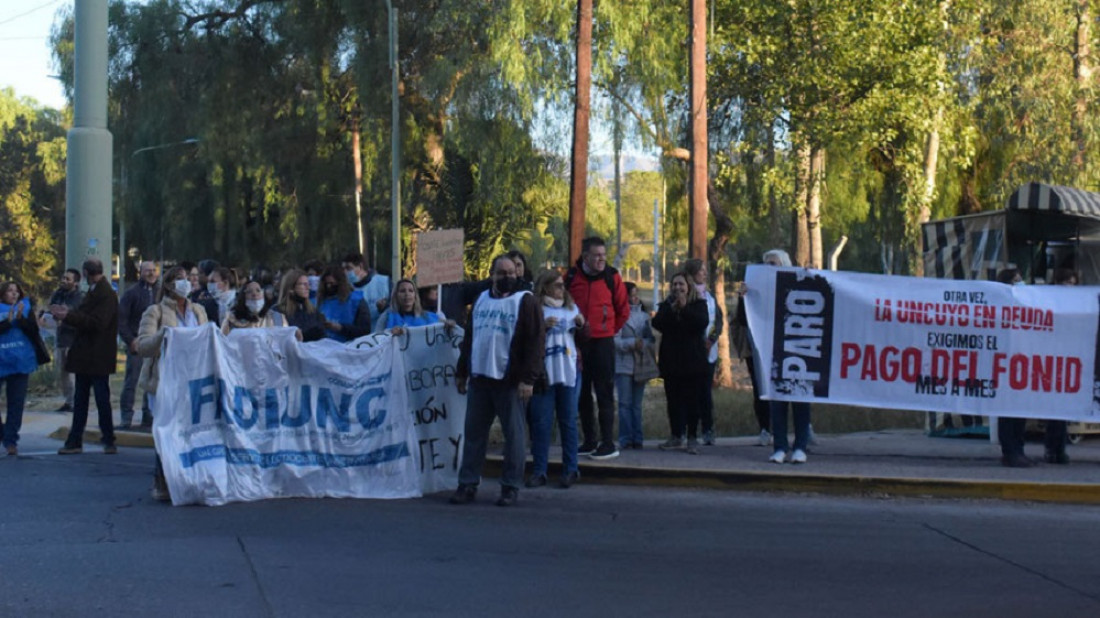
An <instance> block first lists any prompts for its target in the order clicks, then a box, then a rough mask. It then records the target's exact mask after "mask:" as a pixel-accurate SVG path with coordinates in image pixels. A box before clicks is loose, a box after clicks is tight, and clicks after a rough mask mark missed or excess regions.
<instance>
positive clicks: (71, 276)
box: [41, 268, 84, 412]
mask: <svg viewBox="0 0 1100 618" xmlns="http://www.w3.org/2000/svg"><path fill="white" fill-rule="evenodd" d="M83 298H84V293H83V292H81V291H80V271H79V270H77V269H75V268H69V269H67V270H66V271H65V273H64V274H62V275H61V285H60V286H58V288H57V290H56V291H55V292H54V293H53V296H50V302H49V305H65V306H66V307H68V308H69V309H75V308H76V307H77V306H78V305H80V301H81V300H82V299H83ZM47 306H48V305H47ZM42 317H43V322H42V323H41V326H47V325H50V326H52V325H56V326H57V331H56V333H57V334H56V335H55V336H54V358H55V359H56V361H55V363H54V364H55V365H56V366H57V384H58V388H59V390H60V391H61V395H62V396H64V397H65V403H63V404H61V407H60V408H58V409H57V411H58V412H72V410H73V374H71V373H69V372H68V371H65V359H66V358H68V356H69V348H70V347H71V346H72V345H73V338H74V337H75V336H76V331H74V330H73V327H71V326H68V325H66V324H56V322H54V320H53V316H52V315H50V314H49V313H48V312H47V313H43V315H42ZM47 322H48V324H47Z"/></svg>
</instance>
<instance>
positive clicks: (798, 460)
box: [791, 448, 806, 464]
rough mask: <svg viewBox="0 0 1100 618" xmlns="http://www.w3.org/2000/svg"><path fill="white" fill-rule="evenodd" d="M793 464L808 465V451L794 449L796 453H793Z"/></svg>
mask: <svg viewBox="0 0 1100 618" xmlns="http://www.w3.org/2000/svg"><path fill="white" fill-rule="evenodd" d="M791 463H793V464H804V463H806V451H804V450H802V449H800V448H796V449H794V452H793V453H791Z"/></svg>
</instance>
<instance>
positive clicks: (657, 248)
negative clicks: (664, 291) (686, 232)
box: [653, 198, 661, 310]
mask: <svg viewBox="0 0 1100 618" xmlns="http://www.w3.org/2000/svg"><path fill="white" fill-rule="evenodd" d="M659 203H660V200H658V199H657V198H653V309H654V310H656V309H657V303H658V302H660V301H661V277H660V273H658V272H657V268H658V266H660V259H661V212H660V210H659V209H660V205H659Z"/></svg>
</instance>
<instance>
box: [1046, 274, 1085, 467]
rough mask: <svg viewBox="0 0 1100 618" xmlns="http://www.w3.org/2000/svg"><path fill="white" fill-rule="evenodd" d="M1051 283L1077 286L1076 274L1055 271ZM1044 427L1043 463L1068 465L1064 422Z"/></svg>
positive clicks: (1049, 423)
mask: <svg viewBox="0 0 1100 618" xmlns="http://www.w3.org/2000/svg"><path fill="white" fill-rule="evenodd" d="M1052 283H1053V284H1054V285H1077V273H1076V272H1074V271H1073V270H1072V269H1069V268H1058V269H1055V271H1054V280H1053V281H1052ZM1045 425H1046V434H1045V435H1044V440H1043V441H1044V446H1045V448H1044V452H1043V461H1045V462H1047V463H1052V464H1062V465H1065V464H1068V463H1069V455H1067V454H1066V441H1067V439H1068V433H1069V432H1068V427H1067V425H1066V421H1061V420H1048V421H1046V423H1045Z"/></svg>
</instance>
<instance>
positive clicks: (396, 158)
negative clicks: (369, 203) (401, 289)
mask: <svg viewBox="0 0 1100 618" xmlns="http://www.w3.org/2000/svg"><path fill="white" fill-rule="evenodd" d="M386 8H388V9H389V11H390V72H391V78H392V83H391V86H390V98H391V99H392V106H393V107H392V109H391V110H390V116H391V118H390V122H391V124H390V142H391V150H392V152H391V155H390V156H391V158H390V172H391V174H392V177H391V179H390V186H391V189H390V191H391V193H392V196H391V202H392V210H393V221H392V222H391V223H390V227H391V230H392V231H391V233H392V235H393V237H392V240H391V245H392V247H393V255H392V256H391V258H390V262H391V263H390V268H391V272H390V277H391V280H393V281H397V280H398V279H399V278H400V277H401V129H400V126H399V120H400V119H399V117H398V114H399V113H400V108H399V105H398V104H399V101H398V98H397V81H398V72H399V67H398V65H397V9H396V8H394V6H393V2H391V0H386Z"/></svg>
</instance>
